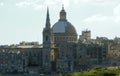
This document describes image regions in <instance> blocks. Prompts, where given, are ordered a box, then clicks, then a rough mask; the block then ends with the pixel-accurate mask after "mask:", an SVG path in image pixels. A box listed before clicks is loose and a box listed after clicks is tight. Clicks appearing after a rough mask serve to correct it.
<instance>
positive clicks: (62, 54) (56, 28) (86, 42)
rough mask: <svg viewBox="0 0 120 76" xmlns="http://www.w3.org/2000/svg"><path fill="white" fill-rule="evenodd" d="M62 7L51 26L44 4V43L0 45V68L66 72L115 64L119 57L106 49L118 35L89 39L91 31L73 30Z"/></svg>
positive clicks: (0, 69)
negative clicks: (112, 57) (80, 32)
mask: <svg viewBox="0 0 120 76" xmlns="http://www.w3.org/2000/svg"><path fill="white" fill-rule="evenodd" d="M66 14H67V13H66V11H65V9H64V7H62V10H61V11H60V19H59V20H58V22H56V23H55V24H54V25H53V26H52V27H51V24H50V16H49V9H48V8H47V15H46V24H45V27H44V28H43V32H42V34H43V44H41V45H40V44H39V43H38V42H21V43H20V44H16V45H10V46H1V47H0V72H3V73H4V72H7V73H9V72H12V73H13V72H38V73H51V72H56V73H66V72H73V71H83V70H87V69H91V68H96V67H98V66H99V67H106V66H111V65H112V64H113V63H109V62H110V61H112V62H115V63H116V65H118V64H119V63H118V61H117V60H119V59H117V58H119V57H117V58H116V60H115V61H114V60H113V59H111V58H110V56H109V54H108V52H109V51H110V50H112V48H111V46H110V44H112V43H114V42H116V43H119V41H120V40H119V38H115V39H114V40H109V39H108V38H106V37H97V38H96V39H91V31H90V30H85V31H82V35H79V39H78V34H77V32H76V29H75V27H74V26H73V25H72V24H71V23H70V22H69V21H68V20H67V15H66Z"/></svg>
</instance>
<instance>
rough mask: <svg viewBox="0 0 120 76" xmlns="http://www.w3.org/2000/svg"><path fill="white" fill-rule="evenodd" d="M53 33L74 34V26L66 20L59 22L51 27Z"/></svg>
mask: <svg viewBox="0 0 120 76" xmlns="http://www.w3.org/2000/svg"><path fill="white" fill-rule="evenodd" d="M52 29H53V33H64V34H76V35H77V33H76V30H75V28H74V26H73V25H72V24H71V23H70V22H68V21H67V20H59V21H58V22H57V23H55V24H54V25H53V27H52Z"/></svg>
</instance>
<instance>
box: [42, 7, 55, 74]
mask: <svg viewBox="0 0 120 76" xmlns="http://www.w3.org/2000/svg"><path fill="white" fill-rule="evenodd" d="M53 38H54V37H53V30H52V28H51V24H50V18H49V8H47V16H46V25H45V28H44V29H43V52H42V55H43V56H42V57H43V58H42V59H43V68H44V71H45V72H50V71H51V52H52V51H53V47H54V43H53V42H54V39H53Z"/></svg>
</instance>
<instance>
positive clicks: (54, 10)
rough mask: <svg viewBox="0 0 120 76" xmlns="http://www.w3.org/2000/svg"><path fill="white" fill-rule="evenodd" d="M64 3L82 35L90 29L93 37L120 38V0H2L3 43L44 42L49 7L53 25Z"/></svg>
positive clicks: (0, 38)
mask: <svg viewBox="0 0 120 76" xmlns="http://www.w3.org/2000/svg"><path fill="white" fill-rule="evenodd" d="M62 4H64V8H65V10H66V12H67V19H68V21H69V22H71V23H72V24H73V25H74V27H75V28H76V30H77V33H78V35H81V31H83V30H86V29H88V30H91V35H92V38H96V37H97V36H98V37H108V38H109V39H113V38H115V37H116V36H117V37H120V0H0V45H7V44H18V43H19V42H22V41H27V42H32V41H35V42H36V41H37V42H39V43H40V44H41V43H42V31H43V28H44V27H45V21H46V12H47V6H48V7H49V11H50V21H51V26H53V25H54V24H55V23H56V22H57V21H58V19H59V12H60V11H61V9H62Z"/></svg>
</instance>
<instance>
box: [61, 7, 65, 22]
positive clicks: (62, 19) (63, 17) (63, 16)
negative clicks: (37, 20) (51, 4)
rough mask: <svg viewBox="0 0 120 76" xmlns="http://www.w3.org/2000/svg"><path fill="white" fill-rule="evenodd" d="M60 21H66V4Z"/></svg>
mask: <svg viewBox="0 0 120 76" xmlns="http://www.w3.org/2000/svg"><path fill="white" fill-rule="evenodd" d="M60 21H66V12H65V10H64V6H63V5H62V10H61V11H60Z"/></svg>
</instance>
